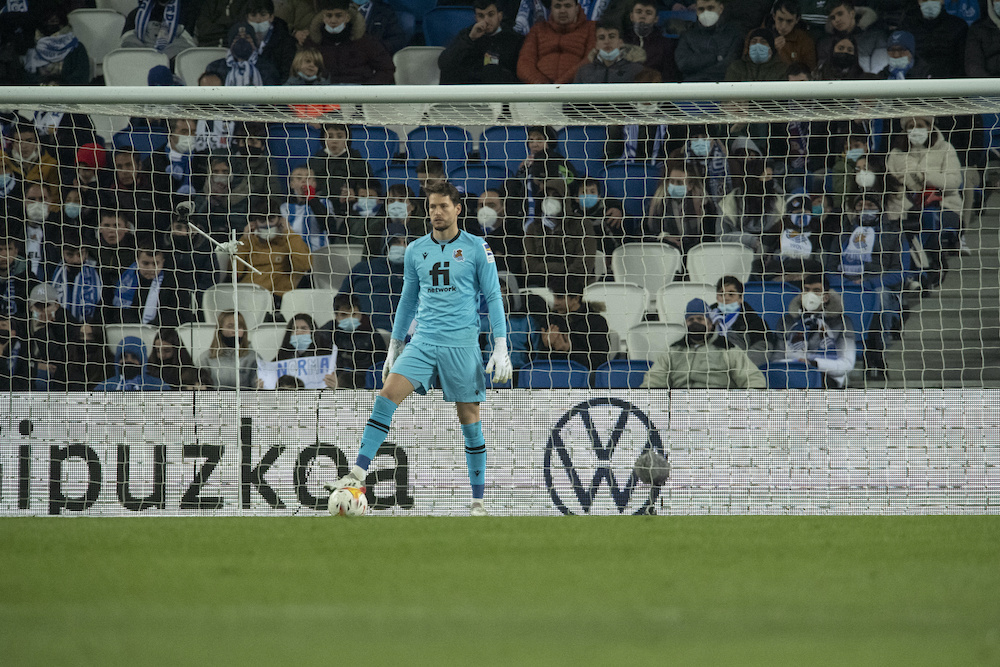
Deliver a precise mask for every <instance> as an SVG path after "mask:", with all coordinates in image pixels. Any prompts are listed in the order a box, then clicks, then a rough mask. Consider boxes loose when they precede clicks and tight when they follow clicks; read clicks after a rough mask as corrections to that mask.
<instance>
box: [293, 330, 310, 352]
mask: <svg viewBox="0 0 1000 667" xmlns="http://www.w3.org/2000/svg"><path fill="white" fill-rule="evenodd" d="M288 342H289V343H291V345H292V347H294V348H295V349H296V350H298V351H299V352H301V351H303V350H308V349H309V346H310V345H312V342H313V337H312V336H310V335H309V334H292V335H291V336H290V337H289V339H288Z"/></svg>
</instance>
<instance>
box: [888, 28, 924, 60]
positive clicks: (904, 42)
mask: <svg viewBox="0 0 1000 667" xmlns="http://www.w3.org/2000/svg"><path fill="white" fill-rule="evenodd" d="M894 46H898V47H900V48H902V49H906V50H907V51H909V52H910V55H916V53H917V41H916V40H915V39H914V38H913V35H911V34H910V33H908V32H906V31H905V30H897V31H895V32H894V33H892V34H891V35H889V43H888V44H887V45H886V47H885V48H886V49H891V48H892V47H894Z"/></svg>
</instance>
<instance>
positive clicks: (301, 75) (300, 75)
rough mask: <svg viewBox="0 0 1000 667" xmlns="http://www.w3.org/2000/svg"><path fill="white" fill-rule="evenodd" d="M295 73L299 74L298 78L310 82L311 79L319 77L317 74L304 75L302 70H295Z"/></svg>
mask: <svg viewBox="0 0 1000 667" xmlns="http://www.w3.org/2000/svg"><path fill="white" fill-rule="evenodd" d="M297 74H298V75H299V78H300V79H302V80H303V81H308V82H309V83H312V82H313V81H315V80H316V79H318V78H319V75H318V74H313V75H312V76H306V75H305V74H303V73H302V72H297Z"/></svg>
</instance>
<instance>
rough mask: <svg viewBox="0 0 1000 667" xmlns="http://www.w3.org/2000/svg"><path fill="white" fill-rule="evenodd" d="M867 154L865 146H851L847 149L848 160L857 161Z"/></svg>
mask: <svg viewBox="0 0 1000 667" xmlns="http://www.w3.org/2000/svg"><path fill="white" fill-rule="evenodd" d="M864 154H865V149H864V148H851V149H849V150H848V151H847V161H848V162H857V161H858V160H859V159H860V158H861V156H862V155H864Z"/></svg>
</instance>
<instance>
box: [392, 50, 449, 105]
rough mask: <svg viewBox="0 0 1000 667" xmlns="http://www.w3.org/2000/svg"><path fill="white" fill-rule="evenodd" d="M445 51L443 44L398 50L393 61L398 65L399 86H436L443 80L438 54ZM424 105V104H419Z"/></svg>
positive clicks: (397, 82)
mask: <svg viewBox="0 0 1000 667" xmlns="http://www.w3.org/2000/svg"><path fill="white" fill-rule="evenodd" d="M442 51H444V47H441V46H407V47H406V48H403V49H400V50H399V51H396V53H395V54H394V55H393V56H392V63H393V65H395V66H396V73H395V75H394V78H395V81H396V85H397V86H436V85H438V84H439V83H440V82H441V70H440V69H438V56H440V55H441V52H442ZM418 106H422V105H418Z"/></svg>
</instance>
